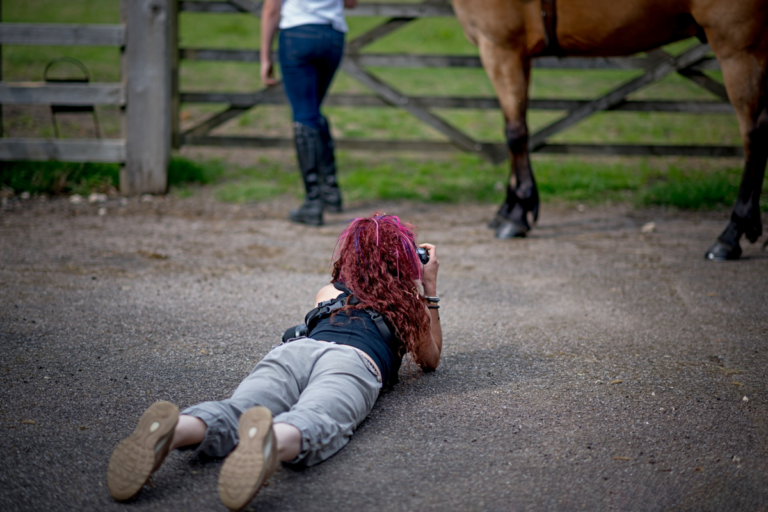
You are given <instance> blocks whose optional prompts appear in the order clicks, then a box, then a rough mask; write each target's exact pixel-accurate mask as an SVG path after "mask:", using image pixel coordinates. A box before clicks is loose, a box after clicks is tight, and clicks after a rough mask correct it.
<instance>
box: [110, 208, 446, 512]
mask: <svg viewBox="0 0 768 512" xmlns="http://www.w3.org/2000/svg"><path fill="white" fill-rule="evenodd" d="M420 247H422V248H424V249H426V251H428V254H429V261H428V262H427V263H426V264H423V260H420V257H419V256H418V251H417V245H416V240H415V236H414V233H413V227H412V226H411V225H409V224H405V223H401V222H400V219H398V218H397V217H396V216H394V215H378V214H377V215H374V216H372V217H368V218H358V219H355V220H354V221H352V223H351V224H350V226H349V227H348V228H347V229H346V230H345V231H344V232H343V233H342V234H341V235H340V236H339V239H338V242H337V251H335V253H334V256H335V257H336V260H335V262H334V264H333V271H332V275H331V277H332V279H331V284H329V285H327V286H324V287H323V288H321V289H320V291H318V292H317V295H316V296H315V303H316V306H317V307H316V308H315V309H313V310H312V311H310V312H309V313H308V314H307V317H306V318H305V322H306V324H307V334H306V336H302V337H298V338H293V339H288V340H287V341H284V342H283V344H282V345H279V346H278V347H276V348H274V349H273V350H271V351H270V352H269V353H268V354H267V355H266V356H265V357H264V359H262V360H261V361H260V362H259V363H258V364H257V365H256V367H255V368H254V369H253V371H252V372H251V374H250V375H249V376H248V377H246V378H245V380H243V381H242V382H241V383H240V385H239V386H238V388H237V389H236V390H235V392H234V394H233V395H232V397H231V398H228V399H226V400H222V401H215V402H203V403H201V404H198V405H195V406H192V407H189V408H187V409H185V410H184V411H182V413H181V416H179V410H178V409H177V408H176V407H175V406H174V405H173V404H171V403H170V402H155V403H154V404H152V405H151V406H150V407H149V409H147V410H146V411H145V412H144V414H143V415H142V417H141V419H140V420H139V425H138V426H137V427H136V430H135V431H134V433H133V434H132V435H130V436H129V437H127V438H125V439H124V440H123V441H121V442H120V444H118V445H117V447H116V448H115V450H114V452H113V453H112V458H111V459H110V461H109V469H108V472H107V483H108V486H109V491H110V493H111V494H112V497H113V498H114V499H116V500H118V501H122V500H127V499H129V498H131V497H133V496H134V495H136V494H137V493H138V492H139V491H140V490H141V488H142V487H143V485H144V484H145V483H146V482H147V480H148V479H149V477H150V475H151V474H152V473H153V472H154V471H156V470H157V469H158V468H159V467H160V465H161V464H162V462H163V460H164V459H165V457H166V455H167V454H168V452H169V450H172V449H174V448H180V447H184V446H192V445H196V446H197V447H196V450H197V451H199V452H203V453H205V454H207V455H209V456H212V457H227V459H226V460H225V461H224V464H223V465H222V468H221V473H220V474H219V496H220V497H221V500H222V501H223V502H224V504H225V505H226V506H227V507H229V508H230V509H232V510H240V509H242V508H243V507H245V506H246V505H247V504H248V503H249V502H250V501H251V500H252V499H253V498H254V497H255V496H256V493H257V492H258V491H259V488H260V487H261V486H262V484H263V483H264V481H265V480H266V479H267V478H268V477H269V476H270V475H271V474H272V473H273V472H274V471H275V469H276V468H277V464H278V461H282V462H285V463H288V464H292V465H296V466H312V465H314V464H317V463H319V462H322V461H324V460H326V459H328V458H329V457H331V456H332V455H334V454H335V453H336V452H338V451H339V450H341V448H342V447H343V446H344V445H345V444H347V442H349V439H350V437H351V436H352V432H353V431H354V429H355V428H356V427H357V426H358V425H359V424H360V422H361V421H363V419H365V417H366V416H368V414H369V413H370V411H371V408H372V407H373V404H374V402H375V401H376V398H377V397H378V394H379V390H380V389H381V387H382V385H387V384H393V383H394V382H395V381H396V380H397V373H398V369H399V368H400V363H401V361H402V357H403V355H405V354H406V353H410V354H411V355H412V357H413V360H414V361H415V363H416V364H418V365H419V366H420V367H422V368H423V369H425V370H434V369H435V368H437V365H438V364H439V363H440V353H441V351H442V346H443V338H442V329H441V327H440V315H439V314H438V308H439V307H440V306H439V304H438V302H439V301H440V299H439V298H438V297H437V271H438V267H439V263H438V261H437V250H436V248H435V246H434V245H430V244H421V246H420ZM289 331H292V329H289ZM230 452H231V453H230Z"/></svg>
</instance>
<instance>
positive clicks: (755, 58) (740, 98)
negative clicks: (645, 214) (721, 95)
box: [704, 44, 768, 260]
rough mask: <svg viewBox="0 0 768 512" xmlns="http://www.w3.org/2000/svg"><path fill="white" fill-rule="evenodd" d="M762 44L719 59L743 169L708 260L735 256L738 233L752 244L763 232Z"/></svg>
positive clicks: (767, 133)
mask: <svg viewBox="0 0 768 512" xmlns="http://www.w3.org/2000/svg"><path fill="white" fill-rule="evenodd" d="M763 46H765V47H766V48H763V49H762V50H763V51H761V52H760V54H759V55H756V54H755V53H747V52H746V51H740V52H734V53H733V54H731V55H729V56H728V57H726V58H720V59H719V60H720V67H721V69H722V71H723V77H724V79H725V85H726V89H727V90H728V96H729V98H730V100H731V103H732V104H733V106H734V109H735V110H736V115H737V117H738V120H739V128H740V131H741V136H742V140H743V143H744V172H743V174H742V178H741V185H740V186H739V194H738V196H737V199H736V204H735V205H734V208H733V212H732V214H731V219H730V222H729V223H728V226H727V227H726V228H725V231H723V233H722V234H721V235H720V236H719V237H718V239H717V241H716V242H715V243H714V244H713V245H712V246H711V247H710V248H709V249H708V250H707V252H706V253H705V255H704V257H705V258H707V259H709V260H734V259H738V258H739V257H740V256H741V246H740V245H739V240H740V239H741V236H742V235H745V236H746V238H747V240H749V241H750V242H751V243H754V242H756V241H757V239H758V238H759V237H760V235H762V232H763V226H762V222H761V219H760V193H761V191H762V187H763V179H764V176H765V166H766V162H768V78H767V77H768V73H766V67H767V66H768V45H765V44H764V45H763ZM717 53H718V49H717V48H715V54H717ZM718 57H719V56H718Z"/></svg>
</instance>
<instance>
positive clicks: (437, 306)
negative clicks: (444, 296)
mask: <svg viewBox="0 0 768 512" xmlns="http://www.w3.org/2000/svg"><path fill="white" fill-rule="evenodd" d="M427 309H440V306H439V305H438V304H434V305H430V306H427Z"/></svg>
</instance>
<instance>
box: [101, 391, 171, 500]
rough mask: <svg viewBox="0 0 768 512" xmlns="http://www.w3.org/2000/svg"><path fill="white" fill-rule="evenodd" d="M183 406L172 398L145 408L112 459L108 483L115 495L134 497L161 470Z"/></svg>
mask: <svg viewBox="0 0 768 512" xmlns="http://www.w3.org/2000/svg"><path fill="white" fill-rule="evenodd" d="M178 421H179V409H178V408H177V407H176V406H175V405H173V404H172V403H170V402H155V403H153V404H152V405H151V406H149V409H147V410H146V411H144V414H142V415H141V419H139V426H138V427H136V430H134V431H133V434H131V435H130V436H128V437H126V438H125V439H123V440H122V441H120V444H118V445H117V447H116V448H115V451H113V452H112V457H111V458H110V459H109V469H107V486H108V487H109V492H110V494H112V497H113V498H114V499H115V500H117V501H124V500H127V499H130V498H132V497H134V496H135V495H136V494H137V493H138V492H139V491H140V490H141V488H142V487H144V484H145V483H147V480H149V477H150V475H152V473H154V472H155V471H157V469H158V468H159V467H160V465H161V464H162V463H163V461H164V460H165V457H166V455H168V451H169V449H170V447H171V441H172V439H173V432H174V430H175V428H176V423H178Z"/></svg>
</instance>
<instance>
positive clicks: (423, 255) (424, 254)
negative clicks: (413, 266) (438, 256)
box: [416, 247, 429, 265]
mask: <svg viewBox="0 0 768 512" xmlns="http://www.w3.org/2000/svg"><path fill="white" fill-rule="evenodd" d="M416 254H418V255H419V259H420V260H421V264H422V265H426V264H427V263H429V251H427V250H426V249H424V248H423V247H417V248H416Z"/></svg>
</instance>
